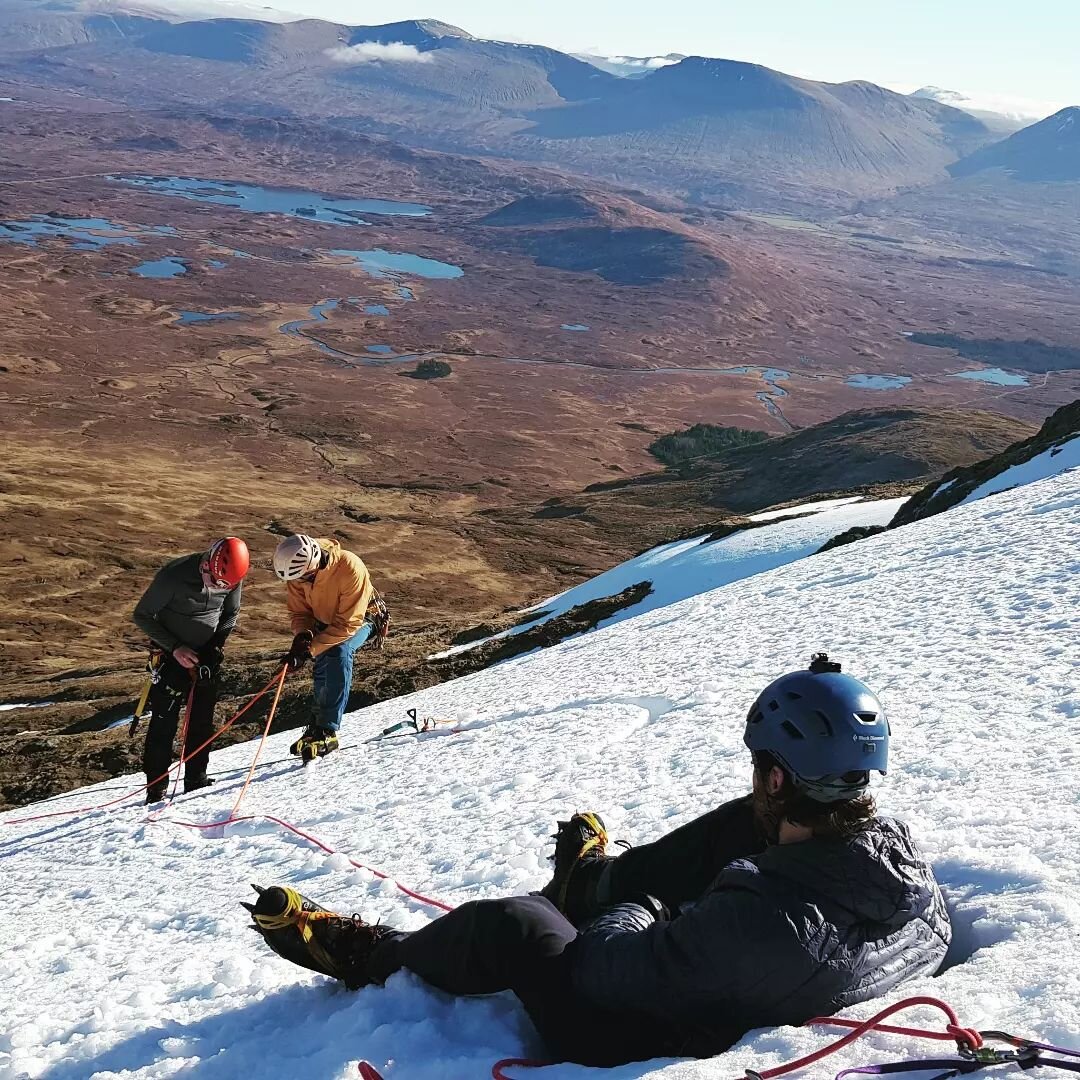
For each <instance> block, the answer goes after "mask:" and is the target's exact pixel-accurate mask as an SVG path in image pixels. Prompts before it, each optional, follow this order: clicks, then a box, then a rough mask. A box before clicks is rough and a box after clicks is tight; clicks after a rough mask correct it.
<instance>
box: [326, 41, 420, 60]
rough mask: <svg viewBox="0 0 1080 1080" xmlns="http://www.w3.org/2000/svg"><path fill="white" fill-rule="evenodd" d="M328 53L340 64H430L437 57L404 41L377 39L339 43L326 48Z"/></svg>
mask: <svg viewBox="0 0 1080 1080" xmlns="http://www.w3.org/2000/svg"><path fill="white" fill-rule="evenodd" d="M325 52H326V55H327V56H329V57H330V59H331V60H334V61H335V62H337V63H339V64H371V63H375V62H379V61H381V62H384V63H389V64H430V63H431V62H432V60H434V59H435V57H434V56H433V55H432V54H431V53H429V52H421V51H420V50H419V49H418V48H417V47H416V46H415V45H406V44H405V42H403V41H391V42H388V43H387V44H385V45H383V44H380V43H379V42H377V41H362V42H360V44H359V45H339V46H338V47H337V48H334V49H326V50H325Z"/></svg>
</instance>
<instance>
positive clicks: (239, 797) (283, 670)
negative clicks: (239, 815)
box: [229, 664, 289, 817]
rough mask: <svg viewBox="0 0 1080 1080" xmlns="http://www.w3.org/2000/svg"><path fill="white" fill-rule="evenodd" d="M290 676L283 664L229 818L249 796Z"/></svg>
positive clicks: (287, 667)
mask: <svg viewBox="0 0 1080 1080" xmlns="http://www.w3.org/2000/svg"><path fill="white" fill-rule="evenodd" d="M288 674H289V666H288V664H282V665H281V674H280V675H279V676H278V678H277V690H276V691H275V693H274V702H273V704H272V705H271V706H270V715H269V716H268V717H267V718H266V727H264V728H263V733H262V738H261V739H260V740H259V745H258V746H257V747H256V749H255V756H254V757H253V758H252V759H251V766H250V768H249V769H248V771H247V776H246V777H244V786H243V787H242V788H241V789H240V794H239V795H237V796H236V802H235V803H234V804H233V808H232V812H231V813H230V814H229V817H236V811H237V810H239V809H240V803H241V801H242V800H243V798H244V796H245V795H246V794H247V789H248V785H249V784H250V783H251V778H252V776H254V775H255V766H256V764H257V763H258V761H259V755H260V754H261V753H262V750H263V747H264V746H265V745H266V737H267V735H269V734H270V725H271V724H272V723H273V722H274V713H275V712H277V707H278V702H279V701H280V700H281V691H282V689H283V688H284V686H285V676H286V675H288Z"/></svg>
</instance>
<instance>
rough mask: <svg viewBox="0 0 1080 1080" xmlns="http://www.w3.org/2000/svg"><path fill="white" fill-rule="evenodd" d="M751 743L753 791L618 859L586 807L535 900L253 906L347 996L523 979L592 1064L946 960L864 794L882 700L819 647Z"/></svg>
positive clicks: (298, 958) (540, 1023) (878, 754)
mask: <svg viewBox="0 0 1080 1080" xmlns="http://www.w3.org/2000/svg"><path fill="white" fill-rule="evenodd" d="M744 742H745V743H746V745H747V747H748V748H749V749H750V751H751V755H752V759H753V791H752V793H751V794H750V795H747V796H745V797H743V798H739V799H735V800H734V801H732V802H728V803H725V804H724V805H722V806H720V807H718V808H717V809H715V810H712V811H710V812H709V813H707V814H705V815H704V816H703V817H700V818H698V819H697V820H695V821H691V822H689V823H687V824H686V825H684V826H682V827H681V828H679V829H676V830H675V831H674V832H673V833H670V834H668V835H667V836H665V837H662V838H661V839H659V840H657V841H655V842H654V843H651V844H647V845H644V846H642V847H638V848H633V849H631V850H629V851H627V852H626V853H625V854H622V855H620V856H618V857H617V858H611V857H608V856H607V854H606V851H605V847H606V842H607V835H606V832H605V830H604V825H603V822H602V821H601V820H600V818H599V815H596V814H575V815H573V817H571V819H570V820H569V821H568V822H561V823H560V827H559V830H558V832H557V833H556V850H555V856H554V861H555V873H554V876H553V878H552V881H551V882H550V883H549V884H548V885H547V886H546V887H545V888H544V889H543V890H542V891H541V892H540V893H539V894H534V895H530V896H517V897H510V898H507V899H503V900H482V901H473V902H470V903H466V904H463V905H462V906H461V907H459V908H457V909H455V910H454V911H452V912H451V913H449V914H448V915H445V916H443V917H442V918H439V919H436V920H435V921H434V922H432V923H430V924H428V925H427V926H425V927H424V928H423V929H421V930H417V931H414V932H410V933H406V932H402V931H398V930H394V929H392V928H390V927H387V926H382V925H378V926H371V925H368V924H366V923H364V922H363V920H361V919H359V917H357V916H354V917H353V918H352V919H348V918H341V917H338V916H334V915H331V914H323V915H318V914H316V915H314V917H313V915H312V912H313V911H317V910H318V909H317V906H316V905H314V904H312V903H311V902H310V901H305V900H304V898H303V897H302V896H300V894H299V893H296V892H295V891H294V890H290V889H287V888H282V887H275V888H271V889H267V890H263V891H262V892H261V894H260V896H259V899H258V901H257V902H256V903H255V904H254V905H248V907H249V910H251V912H252V915H253V918H254V921H255V925H256V928H258V929H259V930H261V932H262V934H263V936H264V938H265V939H266V941H267V943H268V944H269V945H270V946H271V948H273V949H274V950H275V951H277V952H278V953H279V954H280V955H282V956H284V957H286V958H287V959H290V960H292V961H293V962H295V963H299V964H302V965H303V966H305V967H309V968H312V969H314V970H316V971H322V972H324V973H325V974H329V975H332V976H334V977H335V978H338V979H340V980H341V981H343V982H344V983H345V984H346V985H347V986H350V987H352V988H358V987H361V986H365V985H369V984H372V983H375V984H378V983H382V982H383V981H385V980H386V979H387V978H388V977H389V976H390V975H391V974H392V973H394V972H395V971H398V970H401V969H408V970H410V971H412V972H414V973H415V974H417V975H419V976H420V977H421V978H423V979H424V980H426V981H427V982H429V983H431V984H432V985H433V986H435V987H438V988H439V989H441V990H443V991H446V992H448V993H451V994H490V993H496V992H499V991H502V990H512V991H513V992H514V993H515V994H516V995H517V997H518V998H519V999H520V1001H521V1002H522V1004H523V1005H524V1006H525V1009H526V1011H527V1012H528V1014H529V1016H530V1017H531V1019H532V1020H533V1023H534V1025H535V1026H536V1028H537V1030H538V1031H539V1033H540V1035H541V1037H542V1038H543V1040H544V1042H545V1043H546V1044H547V1047H548V1049H549V1052H550V1054H551V1055H552V1056H553V1057H554V1058H557V1059H559V1060H567V1061H575V1062H580V1063H582V1064H587V1065H602V1066H610V1065H616V1064H620V1063H623V1062H627V1061H635V1060H643V1059H646V1058H651V1057H659V1056H664V1057H667V1056H684V1055H687V1056H697V1057H707V1056H711V1055H713V1054H716V1053H719V1052H720V1051H722V1050H724V1049H726V1048H727V1047H728V1046H730V1045H732V1044H733V1043H734V1042H735V1041H737V1040H738V1039H739V1038H740V1037H741V1036H742V1035H743V1034H745V1033H746V1032H747V1031H748V1030H750V1029H751V1028H755V1027H763V1026H766V1025H777V1024H800V1023H803V1022H805V1021H806V1020H808V1019H810V1018H811V1017H812V1016H815V1015H819V1014H829V1013H833V1012H835V1011H837V1010H838V1009H842V1008H845V1007H847V1006H849V1005H852V1004H855V1003H857V1002H861V1001H865V1000H867V999H869V998H873V997H877V996H879V995H881V994H884V993H887V992H888V991H890V990H892V989H893V988H894V987H895V986H897V985H898V984H900V983H902V982H903V981H905V980H907V979H910V978H913V977H916V976H920V975H929V974H932V973H933V972H935V971H936V970H937V968H938V967H939V965H940V964H941V962H942V960H943V959H944V957H945V953H946V950H947V948H948V945H949V941H950V938H951V928H950V924H949V916H948V912H947V910H946V907H945V903H944V900H943V898H942V895H941V890H940V889H939V887H938V884H937V882H936V881H935V879H934V874H933V870H932V869H931V867H930V865H929V863H928V862H927V861H926V859H925V858H924V857H923V856H922V854H921V853H920V852H919V850H918V848H917V847H916V845H915V843H914V841H913V840H912V838H911V835H910V832H909V831H908V829H907V826H905V825H904V824H902V823H901V822H899V821H895V820H892V819H889V818H883V817H878V816H877V813H876V809H875V806H874V801H873V799H872V798H871V797H870V795H869V794H868V787H869V782H870V773H871V771H880V772H882V773H884V772H885V769H886V765H887V760H888V744H889V728H888V723H887V721H886V719H885V715H884V711H883V710H882V707H881V704H880V702H879V701H878V699H877V697H876V696H875V695H874V694H873V693H871V691H870V690H869V689H867V687H866V686H865V685H864V684H863V683H861V682H859V681H858V680H857V679H853V678H851V677H850V676H848V675H845V674H843V673H842V672H841V671H840V666H839V665H838V664H835V663H831V662H830V661H829V660H828V658H827V657H825V656H824V654H818V655H817V656H815V658H814V660H813V662H812V664H811V668H810V670H809V671H798V672H793V673H791V674H788V675H785V676H783V677H782V678H780V679H777V680H775V681H774V682H773V683H771V684H770V685H769V686H768V687H766V688H765V689H764V690H763V691H762V693H761V694H760V695H759V697H758V699H757V700H756V701H755V703H754V705H753V706H752V708H751V709H750V712H749V715H748V717H747V721H746V728H745V732H744ZM305 909H306V914H305ZM303 930H306V931H307V932H308V936H307V938H305V937H304V936H303V934H302V933H301V931H303ZM312 939H313V940H314V941H315V946H316V947H314V948H313V947H310V946H309V944H308V942H310V941H311V940H312Z"/></svg>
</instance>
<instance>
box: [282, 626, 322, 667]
mask: <svg viewBox="0 0 1080 1080" xmlns="http://www.w3.org/2000/svg"><path fill="white" fill-rule="evenodd" d="M314 636H315V635H314V634H313V633H312V632H311V631H310V630H301V631H300V633H299V634H297V635H296V637H294V638H293V639H292V645H290V646H289V651H288V652H287V653H286V654H285V655H284V656H283V657H282V658H281V663H283V664H284V665H285V666H286V667H287V668H288V669H289V670H290V671H299V670H300V669H301V668H302V667H303V666H304V665H305V664H306V663H307V662H308V661H309V660H310V659H311V640H312V638H314Z"/></svg>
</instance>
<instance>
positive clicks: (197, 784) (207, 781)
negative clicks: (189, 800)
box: [184, 773, 214, 795]
mask: <svg viewBox="0 0 1080 1080" xmlns="http://www.w3.org/2000/svg"><path fill="white" fill-rule="evenodd" d="M213 782H214V781H213V780H212V779H211V778H210V777H209V776H207V775H206V773H203V774H202V776H187V775H186V774H185V776H184V794H185V795H186V794H187V793H188V792H189V791H198V790H199V789H200V788H206V787H209V786H210V785H211V784H212V783H213Z"/></svg>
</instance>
